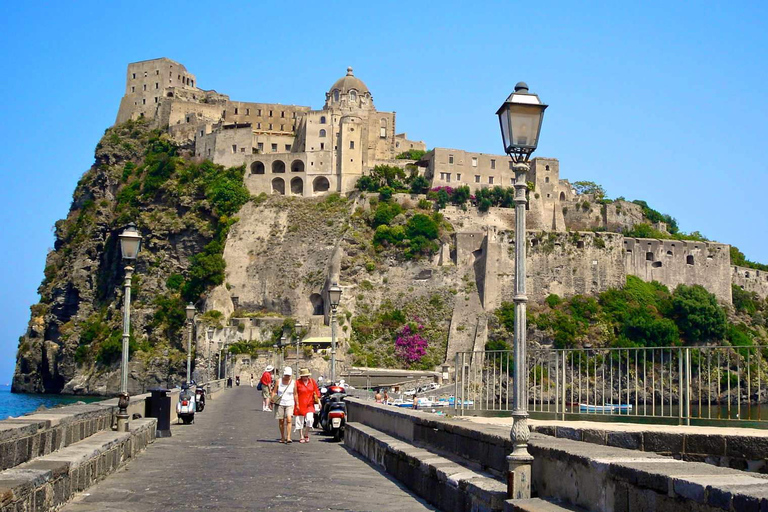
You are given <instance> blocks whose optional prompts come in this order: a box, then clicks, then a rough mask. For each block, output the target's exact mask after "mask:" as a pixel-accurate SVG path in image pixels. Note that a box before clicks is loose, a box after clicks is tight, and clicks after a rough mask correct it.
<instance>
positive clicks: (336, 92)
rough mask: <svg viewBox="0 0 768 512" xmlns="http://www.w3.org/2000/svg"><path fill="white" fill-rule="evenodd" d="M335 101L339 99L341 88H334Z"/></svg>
mask: <svg viewBox="0 0 768 512" xmlns="http://www.w3.org/2000/svg"><path fill="white" fill-rule="evenodd" d="M333 101H339V90H338V89H334V90H333Z"/></svg>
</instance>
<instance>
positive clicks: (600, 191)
mask: <svg viewBox="0 0 768 512" xmlns="http://www.w3.org/2000/svg"><path fill="white" fill-rule="evenodd" d="M573 188H574V189H575V190H576V193H577V194H579V195H581V194H592V195H594V196H595V200H600V199H603V198H604V197H605V189H604V188H603V187H602V186H600V185H598V184H597V183H595V182H594V181H576V182H574V183H573Z"/></svg>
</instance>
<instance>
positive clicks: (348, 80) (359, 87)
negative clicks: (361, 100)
mask: <svg viewBox="0 0 768 512" xmlns="http://www.w3.org/2000/svg"><path fill="white" fill-rule="evenodd" d="M335 90H338V91H339V94H346V93H347V92H348V91H350V90H355V91H357V92H358V93H361V94H362V93H365V92H368V93H370V92H371V91H369V90H368V87H366V85H365V84H364V83H363V81H362V80H360V79H359V78H357V77H356V76H355V74H354V73H352V68H351V67H349V68H347V75H346V76H343V77H341V78H339V79H338V80H336V82H335V83H334V84H333V85H332V86H331V90H330V91H328V92H330V93H331V94H333V91H335Z"/></svg>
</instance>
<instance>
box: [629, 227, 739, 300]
mask: <svg viewBox="0 0 768 512" xmlns="http://www.w3.org/2000/svg"><path fill="white" fill-rule="evenodd" d="M729 251H730V246H729V245H726V244H718V243H714V242H698V241H695V242H694V241H683V240H655V239H650V238H625V239H624V262H625V265H626V269H627V274H631V275H634V276H637V277H639V278H640V279H642V280H643V281H658V282H660V283H661V284H663V285H665V286H667V287H668V288H669V289H670V290H672V289H674V288H675V287H676V286H677V285H679V284H685V285H689V286H691V285H694V284H698V285H701V286H703V287H704V288H706V289H707V290H708V291H709V292H710V293H713V294H715V296H717V298H718V300H721V301H723V302H726V303H728V304H730V303H731V257H730V252H729Z"/></svg>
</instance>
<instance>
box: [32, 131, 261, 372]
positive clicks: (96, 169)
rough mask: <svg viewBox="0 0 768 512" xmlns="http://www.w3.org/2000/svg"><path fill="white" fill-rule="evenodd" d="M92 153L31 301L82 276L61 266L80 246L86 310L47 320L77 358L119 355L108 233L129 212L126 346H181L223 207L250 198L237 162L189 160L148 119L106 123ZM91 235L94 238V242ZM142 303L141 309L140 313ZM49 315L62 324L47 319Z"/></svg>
mask: <svg viewBox="0 0 768 512" xmlns="http://www.w3.org/2000/svg"><path fill="white" fill-rule="evenodd" d="M95 156H96V163H95V164H94V166H93V167H92V168H91V169H90V170H89V171H88V172H86V173H85V174H84V175H83V177H82V178H81V180H80V182H79V183H78V185H77V188H76V190H75V193H74V195H73V203H72V208H71V210H70V214H69V216H68V217H67V218H66V219H64V220H61V221H59V222H57V223H56V245H55V251H54V252H52V253H50V254H49V257H48V261H47V264H46V270H45V280H44V281H43V284H42V285H41V287H40V290H39V291H40V294H41V303H43V304H50V303H52V302H54V297H55V295H57V294H60V293H61V290H62V288H66V287H70V288H72V287H76V286H82V285H81V284H80V283H73V282H72V279H73V276H72V271H71V269H70V268H69V266H70V265H71V264H72V260H73V259H78V258H82V257H83V256H84V255H87V256H86V257H91V258H92V257H95V258H96V259H97V260H98V261H99V266H98V269H97V270H96V272H97V282H98V287H97V288H98V289H97V293H96V294H95V296H94V297H93V300H92V302H91V303H83V304H79V305H78V308H79V309H80V311H81V312H82V311H85V312H87V311H89V310H90V311H92V313H91V314H90V315H86V316H85V317H84V316H83V315H82V314H81V315H78V317H77V318H72V319H69V318H67V317H64V318H61V319H57V318H52V319H50V320H49V321H50V322H52V323H53V327H49V330H50V329H52V328H53V329H57V330H58V331H59V333H60V339H61V341H63V342H65V343H66V342H67V340H70V339H71V340H73V341H74V340H76V345H74V346H73V347H72V350H74V355H73V356H74V359H75V361H76V362H77V363H78V364H79V365H84V364H90V363H94V362H95V363H98V364H99V365H102V366H109V365H111V364H113V363H115V362H116V361H117V360H118V359H119V354H120V350H121V348H120V347H121V334H122V332H121V328H120V327H121V314H120V300H121V299H120V298H119V297H116V296H115V291H116V289H117V288H118V286H117V284H118V282H119V272H120V270H121V265H120V262H119V257H120V255H119V247H118V245H119V244H118V243H117V235H118V234H119V233H120V231H121V230H122V229H123V227H124V226H125V225H126V224H128V223H129V222H134V223H136V225H137V226H138V228H139V230H140V231H141V232H142V233H143V234H144V235H145V239H144V249H143V251H142V253H141V254H140V256H139V260H138V261H137V262H136V266H137V272H136V275H135V277H134V279H133V297H134V310H135V312H136V318H135V319H134V329H133V330H132V333H131V350H132V351H139V352H143V353H144V354H145V355H146V356H150V357H151V355H152V354H153V353H154V352H155V351H156V350H155V347H166V348H164V349H163V350H168V349H170V350H171V351H178V352H181V351H182V350H183V349H184V347H183V346H182V344H181V343H180V331H181V328H182V327H183V326H184V323H185V316H184V306H185V304H186V302H188V301H193V302H196V301H197V300H198V299H199V298H200V296H201V295H202V294H203V293H205V292H206V291H207V290H208V289H209V288H210V287H212V286H215V285H218V284H221V283H223V281H224V270H225V262H224V259H223V257H222V254H223V251H224V242H225V240H226V236H227V232H228V230H229V228H230V226H231V225H232V224H233V223H234V222H236V221H237V218H236V217H233V215H234V214H235V213H236V212H237V211H238V210H239V209H240V208H241V207H242V206H243V205H244V204H245V203H246V202H247V201H248V200H249V199H250V194H249V193H248V190H247V189H246V188H245V186H244V184H243V176H244V172H245V169H244V167H237V168H228V169H227V168H224V167H222V166H220V165H215V164H213V163H211V162H210V161H204V162H193V161H191V160H190V159H188V158H187V157H186V156H185V152H184V150H183V148H180V147H178V146H177V145H176V144H174V143H173V142H172V141H171V140H170V138H169V137H168V135H167V134H166V133H165V132H163V131H161V130H152V129H150V128H149V126H148V124H147V123H146V122H144V121H143V120H138V121H128V122H126V123H124V124H122V125H119V126H115V127H112V128H110V129H108V130H107V131H106V132H105V134H104V136H103V137H102V139H101V141H100V142H99V144H98V145H97V147H96V155H95ZM110 196H111V197H112V198H113V199H112V200H110V199H109V198H110ZM100 239H104V242H103V244H101V245H95V244H94V242H95V241H98V240H100ZM170 240H178V241H183V243H184V244H185V250H184V251H183V252H182V253H180V254H172V253H171V252H168V251H173V249H172V246H171V245H169V243H168V241H170ZM83 253H85V254H83ZM185 256H186V261H184V257H185ZM174 262H177V263H176V264H174ZM150 283H151V284H150ZM81 301H82V298H81ZM142 312H146V314H148V315H149V317H148V319H147V321H145V322H144V321H142ZM57 320H58V321H63V322H64V323H63V325H58V326H57V324H56V322H57ZM138 340H143V341H141V342H139V341H138ZM168 357H170V358H173V354H169V356H168Z"/></svg>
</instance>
